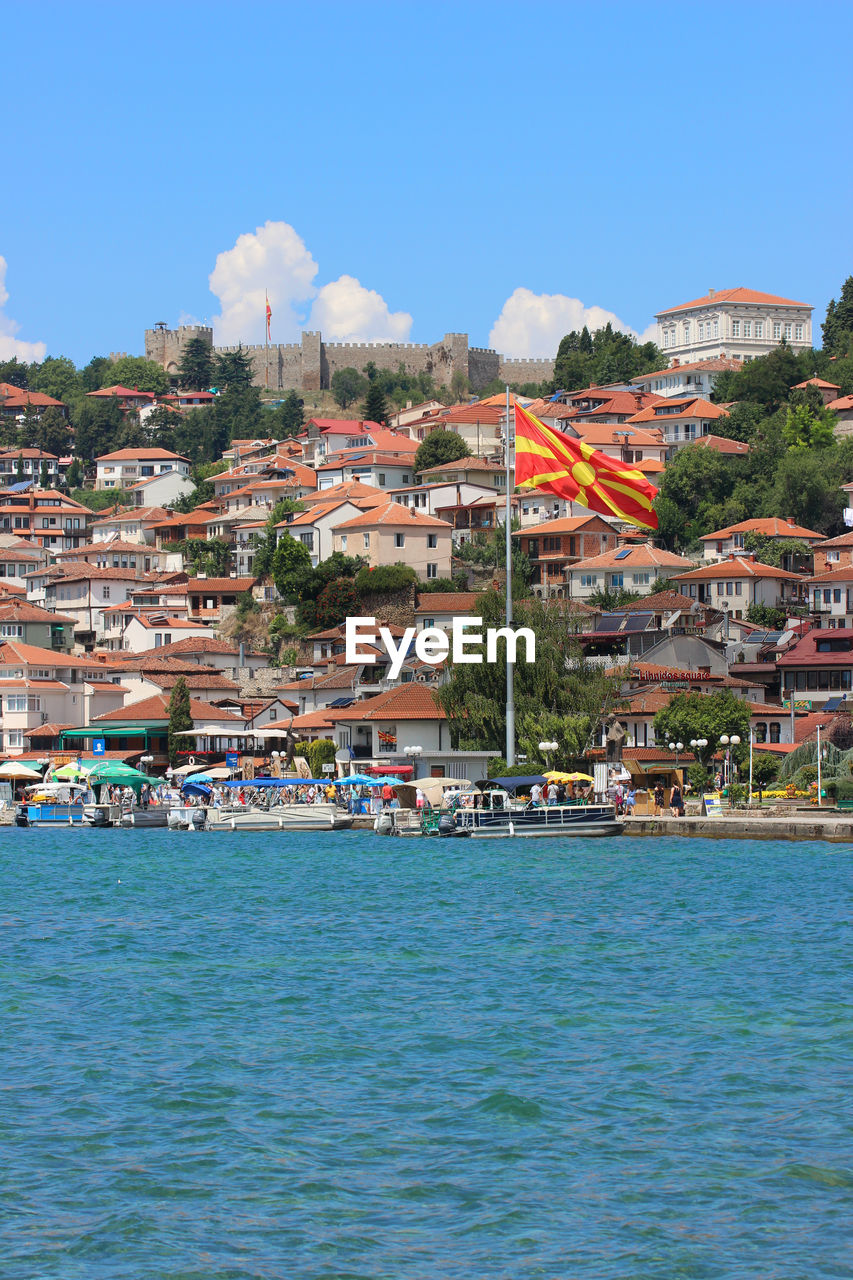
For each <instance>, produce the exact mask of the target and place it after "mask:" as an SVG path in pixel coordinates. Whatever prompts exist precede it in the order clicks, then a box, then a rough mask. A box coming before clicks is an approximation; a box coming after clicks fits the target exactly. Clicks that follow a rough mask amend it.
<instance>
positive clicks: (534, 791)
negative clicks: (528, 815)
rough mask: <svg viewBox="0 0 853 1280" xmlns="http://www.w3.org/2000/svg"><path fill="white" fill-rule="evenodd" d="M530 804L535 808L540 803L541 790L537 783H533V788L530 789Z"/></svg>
mask: <svg viewBox="0 0 853 1280" xmlns="http://www.w3.org/2000/svg"><path fill="white" fill-rule="evenodd" d="M530 803H531V804H532V805H535V806H536V807H537V808H538V806H539V805H540V804H541V803H542V788H541V787H540V785H539V783H538V782H534V784H533V786H532V787H531V788H530Z"/></svg>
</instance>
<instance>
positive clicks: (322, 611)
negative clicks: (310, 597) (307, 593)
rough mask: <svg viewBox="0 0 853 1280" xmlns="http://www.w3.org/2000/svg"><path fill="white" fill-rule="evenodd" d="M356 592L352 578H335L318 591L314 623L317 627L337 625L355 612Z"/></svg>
mask: <svg viewBox="0 0 853 1280" xmlns="http://www.w3.org/2000/svg"><path fill="white" fill-rule="evenodd" d="M357 600H358V592H357V590H356V587H355V583H354V582H353V580H352V578H335V579H334V580H333V581H332V582H329V583H327V585H326V586H325V587H324V588H323V590H322V591H321V592H320V594H319V596H318V597H317V607H316V611H315V618H314V621H315V625H316V626H318V627H337V626H339V625H340V623H342V622H343V621H344V619H345V618H347V617H349V615H350V614H351V613H356V612H357V610H356V607H355V606H356V602H357Z"/></svg>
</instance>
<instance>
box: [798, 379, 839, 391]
mask: <svg viewBox="0 0 853 1280" xmlns="http://www.w3.org/2000/svg"><path fill="white" fill-rule="evenodd" d="M804 387H820V388H821V389H822V390H823V391H840V390H841V387H840V386H839V385H838V383H836V382H827V381H826V379H825V378H806V380H805V382H797V383H795V384H794V386H793V387H791V390H792V391H802V390H803V388H804Z"/></svg>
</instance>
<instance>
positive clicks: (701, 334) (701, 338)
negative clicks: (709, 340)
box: [699, 320, 705, 342]
mask: <svg viewBox="0 0 853 1280" xmlns="http://www.w3.org/2000/svg"><path fill="white" fill-rule="evenodd" d="M699 341H700V342H704V341H705V326H704V324H703V323H702V321H701V320H700V321H699Z"/></svg>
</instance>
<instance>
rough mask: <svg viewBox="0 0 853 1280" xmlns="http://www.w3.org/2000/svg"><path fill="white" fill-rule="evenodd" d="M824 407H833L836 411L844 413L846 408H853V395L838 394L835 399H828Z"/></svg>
mask: <svg viewBox="0 0 853 1280" xmlns="http://www.w3.org/2000/svg"><path fill="white" fill-rule="evenodd" d="M826 407H827V409H833V410H834V411H835V412H836V413H844V412H846V411H847V410H848V409H853V396H839V397H838V399H837V400H830V402H829V404H828V405H827V406H826Z"/></svg>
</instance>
